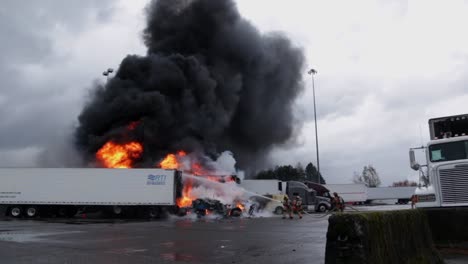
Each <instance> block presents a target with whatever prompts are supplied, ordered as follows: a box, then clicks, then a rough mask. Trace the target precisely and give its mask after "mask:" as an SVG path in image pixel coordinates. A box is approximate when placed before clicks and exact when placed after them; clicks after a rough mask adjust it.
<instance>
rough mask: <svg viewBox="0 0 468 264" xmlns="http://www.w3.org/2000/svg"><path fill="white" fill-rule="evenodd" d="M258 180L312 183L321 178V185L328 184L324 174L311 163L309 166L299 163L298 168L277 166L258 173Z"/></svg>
mask: <svg viewBox="0 0 468 264" xmlns="http://www.w3.org/2000/svg"><path fill="white" fill-rule="evenodd" d="M256 178H257V179H263V180H265V179H275V180H280V181H311V182H317V181H318V179H319V178H320V184H326V182H325V179H324V178H323V177H322V174H321V173H319V172H318V171H317V168H316V167H315V166H314V165H313V164H312V162H309V164H307V166H306V167H305V169H304V167H303V166H302V164H301V163H298V164H297V165H296V166H292V165H282V166H276V167H275V168H273V169H268V170H263V171H260V172H259V173H257V175H256Z"/></svg>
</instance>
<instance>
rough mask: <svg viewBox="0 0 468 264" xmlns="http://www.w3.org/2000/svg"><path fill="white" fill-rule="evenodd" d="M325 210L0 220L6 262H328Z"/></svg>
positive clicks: (0, 240)
mask: <svg viewBox="0 0 468 264" xmlns="http://www.w3.org/2000/svg"><path fill="white" fill-rule="evenodd" d="M322 216H323V215H306V216H305V217H304V218H303V219H301V220H299V219H297V218H296V219H294V220H289V219H281V218H279V217H273V218H253V219H248V218H237V219H234V218H232V219H199V220H197V219H178V218H173V219H169V220H161V221H151V222H138V221H107V220H80V219H74V220H51V221H47V220H40V221H37V220H36V221H33V220H10V221H0V257H1V260H0V263H255V262H257V263H323V261H324V255H325V242H326V237H325V235H326V231H327V226H328V222H327V218H328V217H322Z"/></svg>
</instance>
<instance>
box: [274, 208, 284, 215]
mask: <svg viewBox="0 0 468 264" xmlns="http://www.w3.org/2000/svg"><path fill="white" fill-rule="evenodd" d="M283 212H284V210H283V207H281V206H278V207H276V208H275V211H274V213H275V214H277V215H282V214H283Z"/></svg>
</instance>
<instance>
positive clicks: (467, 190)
mask: <svg viewBox="0 0 468 264" xmlns="http://www.w3.org/2000/svg"><path fill="white" fill-rule="evenodd" d="M439 175H440V177H439V179H440V188H441V193H442V203H443V204H454V203H468V166H463V165H456V166H454V167H452V168H447V169H439Z"/></svg>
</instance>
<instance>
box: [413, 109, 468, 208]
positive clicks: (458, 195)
mask: <svg viewBox="0 0 468 264" xmlns="http://www.w3.org/2000/svg"><path fill="white" fill-rule="evenodd" d="M429 131H430V135H431V141H429V143H428V144H427V146H426V147H420V148H412V149H410V165H411V168H412V169H414V170H417V171H420V175H421V180H422V183H420V186H419V187H418V188H417V189H416V191H415V195H417V198H418V199H417V203H416V207H450V206H468V115H456V116H448V117H439V118H433V119H430V120H429ZM415 149H424V150H425V158H426V165H419V164H418V163H417V162H416V159H415V153H414V150H415Z"/></svg>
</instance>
